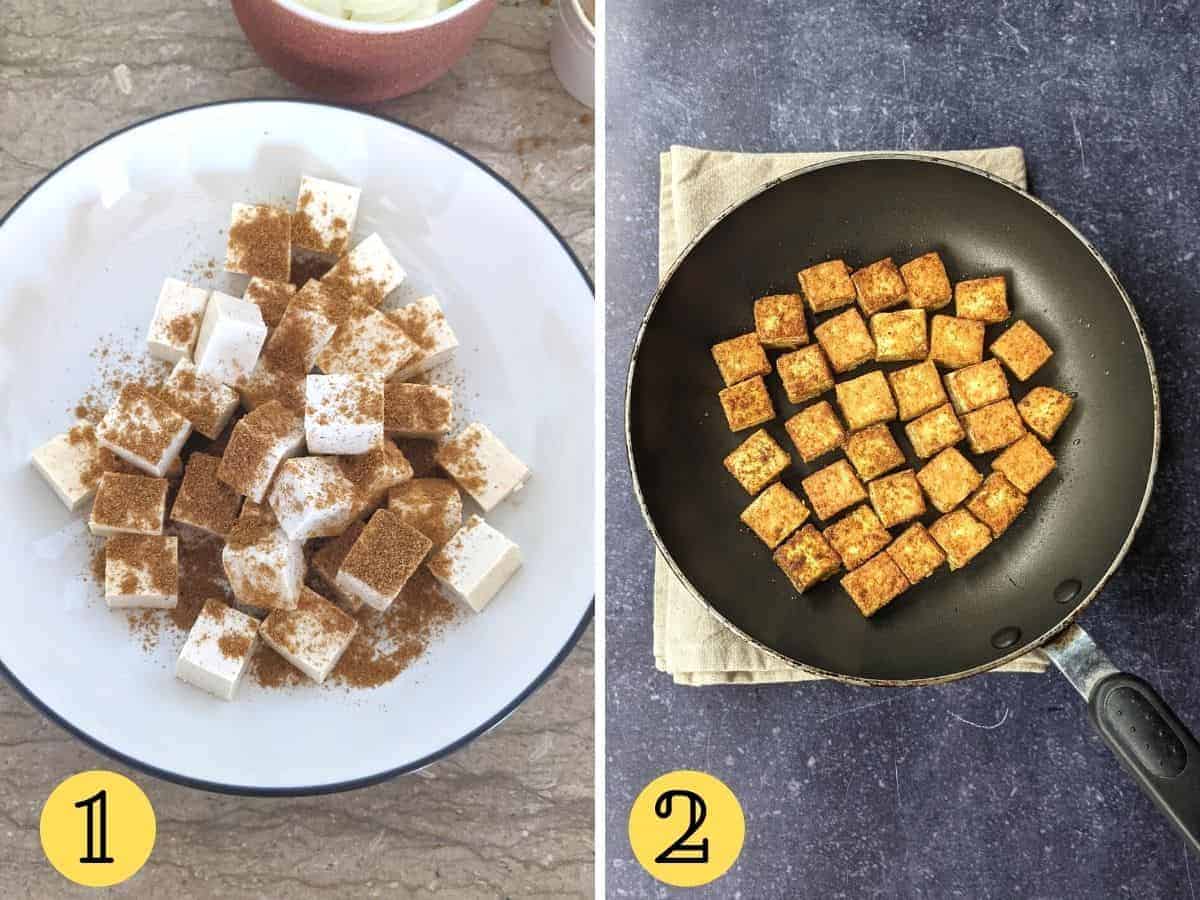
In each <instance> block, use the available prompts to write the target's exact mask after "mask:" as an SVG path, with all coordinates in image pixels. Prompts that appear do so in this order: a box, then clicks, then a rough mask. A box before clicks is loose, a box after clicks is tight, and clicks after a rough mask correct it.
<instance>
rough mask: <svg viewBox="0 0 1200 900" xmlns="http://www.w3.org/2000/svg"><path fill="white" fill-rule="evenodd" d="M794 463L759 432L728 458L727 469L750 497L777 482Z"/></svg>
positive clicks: (726, 461) (762, 430)
mask: <svg viewBox="0 0 1200 900" xmlns="http://www.w3.org/2000/svg"><path fill="white" fill-rule="evenodd" d="M791 461H792V458H791V457H790V456H788V453H787V451H786V450H784V449H783V448H782V447H780V446H779V444H777V443H776V442H775V439H774V438H773V437H771V435H769V434H767V432H766V431H765V430H764V429H762V428H760V429H759V430H758V431H756V432H754V434H752V435H750V437H748V438H746V440H744V441H742V443H741V444H740V445H739V446H738V447H737V448H736V449H735V450H734V451H733V452H732V453H730V454H729V455H728V456H726V457H725V468H726V469H728V470H729V474H730V475H732V476H733V477H734V478H736V479H737V480H738V484H740V485H741V486H742V487H743V488H745V489H746V493H747V494H749V495H750V496H754V495H755V494H757V493H758V492H759V491H761V490H762V489H763V488H765V487H766V486H767V485H768V484H770V483H771V482H772V481H774V480H775V479H776V478H778V477H779V476H780V474H782V472H783V470H784V469H786V468H787V467H788V465H789V464H790V463H791Z"/></svg>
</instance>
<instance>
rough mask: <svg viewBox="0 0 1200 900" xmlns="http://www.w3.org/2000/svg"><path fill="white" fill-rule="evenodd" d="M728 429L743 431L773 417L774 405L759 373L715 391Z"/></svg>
mask: <svg viewBox="0 0 1200 900" xmlns="http://www.w3.org/2000/svg"><path fill="white" fill-rule="evenodd" d="M717 397H718V399H719V400H720V401H721V408H722V409H723V410H724V411H725V420H726V421H727V422H728V423H729V430H730V431H745V430H746V429H747V428H753V427H754V426H755V425H761V424H762V423H763V422H769V421H771V420H772V419H773V418H775V405H774V404H773V403H771V395H770V394H768V393H767V383H766V382H765V381H763V377H762V376H761V375H755V376H754V377H753V378H748V379H746V380H745V381H739V382H738V383H737V384H734V385H731V386H729V387H727V388H725V389H723V390H721V391H719V392H718V393H717Z"/></svg>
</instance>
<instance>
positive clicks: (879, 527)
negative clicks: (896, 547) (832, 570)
mask: <svg viewBox="0 0 1200 900" xmlns="http://www.w3.org/2000/svg"><path fill="white" fill-rule="evenodd" d="M825 540H827V541H829V546H831V547H833V549H834V550H835V551H836V552H837V555H838V556H840V557H841V558H842V565H844V566H845V567H846V568H847V569H857V568H858V567H859V566H861V565H862V564H863V563H865V562H866V561H867V560H868V559H870V558H871V557H872V556H874V555H875V554H876V553H878V552H879V551H880V550H882V549H883V548H884V547H886V546H887V545H888V544H890V543H891V542H892V536H891V535H890V534H888V532H887V529H885V528H884V527H883V524H882V523H881V522H880V521H879V517H878V516H877V515H875V513H874V511H873V510H872V509H871V507H869V506H867V505H865V504H864V505H862V506H858V507H855V508H854V509H853V510H852V511H850V512H848V513H846V515H844V516H842V518H840V519H838V520H837V521H836V522H834V523H833V524H832V525H830V526H829V527H828V528H826V529H825Z"/></svg>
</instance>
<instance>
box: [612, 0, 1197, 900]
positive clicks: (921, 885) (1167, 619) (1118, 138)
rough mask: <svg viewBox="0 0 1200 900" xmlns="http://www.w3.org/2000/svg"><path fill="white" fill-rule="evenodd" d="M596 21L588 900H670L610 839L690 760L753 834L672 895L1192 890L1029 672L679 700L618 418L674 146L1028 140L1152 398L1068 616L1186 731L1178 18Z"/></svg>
mask: <svg viewBox="0 0 1200 900" xmlns="http://www.w3.org/2000/svg"><path fill="white" fill-rule="evenodd" d="M607 12H608V15H607V21H608V34H607V42H608V43H607V54H608V55H607V73H608V85H607V92H608V93H607V97H608V107H607V110H608V111H607V130H608V133H607V136H606V141H607V145H606V146H607V167H608V169H607V181H606V192H607V194H606V196H607V223H608V225H607V232H606V242H607V248H606V251H607V255H606V259H607V263H606V268H607V303H608V309H607V317H608V318H607V323H608V324H607V341H608V361H607V390H608V398H609V403H608V410H607V414H608V437H607V465H608V473H609V474H608V488H607V514H608V526H607V540H608V576H607V586H606V594H607V619H606V621H607V632H606V643H607V645H606V654H607V658H608V666H607V671H608V675H607V679H608V681H607V751H606V755H607V779H608V785H607V787H608V813H607V822H606V836H607V837H606V839H607V853H608V859H607V862H606V865H607V871H606V876H607V884H608V893H609V895H610V896H618V897H646V896H654V895H656V894H657V895H659V896H668V895H672V892H671V891H670V889H668V888H666V887H664V886H662V885H659V884H658V883H657V882H654V881H652V880H651V879H650V877H649V876H648V875H647V874H646V873H645V872H644V871H642V869H641V868H640V867H639V866H638V865H637V863H636V862H635V861H634V860H633V858H632V853H631V851H630V849H629V843H628V840H627V837H626V831H625V829H626V820H627V816H628V811H629V805H630V803H631V802H632V800H633V798H634V797H635V796H636V795H637V792H638V791H639V790H640V789H641V788H642V787H643V786H644V785H645V784H646V783H647V782H648V781H650V779H651V778H653V777H654V776H656V775H658V774H660V773H662V772H665V771H668V770H671V769H676V768H691V767H695V768H700V769H705V770H707V771H710V772H712V773H713V774H715V775H717V776H718V777H720V778H722V779H724V780H725V781H726V782H727V783H728V784H729V785H730V786H731V787H732V788H733V790H734V791H735V793H736V794H737V795H738V796H739V798H740V799H741V802H742V804H743V806H744V808H745V810H746V814H747V819H748V822H747V839H746V845H745V849H744V850H743V853H742V856H741V859H740V860H739V862H738V863H737V865H736V867H735V868H734V869H733V870H732V871H731V872H730V873H729V874H728V875H726V876H725V877H724V878H723V879H721V880H719V881H717V882H714V883H713V884H712V885H711V886H710V887H709V888H707V889H700V890H697V891H695V893H694V894H689V896H707V897H746V898H751V897H753V898H759V897H821V898H826V897H868V896H882V897H905V898H907V897H937V898H940V897H969V898H980V897H1048V898H1051V897H1052V898H1063V897H1138V898H1153V897H1195V896H1196V890H1197V886H1200V860H1197V859H1192V858H1190V857H1189V855H1188V853H1187V851H1186V850H1185V849H1184V844H1183V842H1182V841H1181V840H1180V839H1179V838H1177V837H1176V836H1175V834H1174V833H1173V832H1172V831H1171V829H1170V828H1169V827H1168V825H1167V824H1166V823H1165V821H1164V820H1163V819H1162V818H1161V817H1160V816H1159V815H1158V814H1157V812H1156V811H1155V810H1154V809H1153V807H1152V806H1151V804H1150V802H1149V801H1148V800H1147V799H1146V798H1145V797H1143V796H1142V794H1141V793H1140V792H1139V791H1138V789H1137V788H1136V787H1135V786H1134V785H1133V783H1132V782H1131V781H1129V780H1128V779H1127V778H1125V777H1124V776H1123V775H1122V773H1121V772H1120V771H1119V769H1118V767H1117V765H1116V763H1115V761H1114V760H1113V758H1112V756H1111V755H1110V753H1109V751H1108V750H1107V748H1106V747H1105V745H1104V744H1103V743H1102V742H1101V741H1100V739H1099V738H1097V737H1096V736H1094V734H1093V733H1092V729H1091V727H1090V726H1089V724H1088V722H1087V718H1086V712H1085V710H1084V708H1083V705H1082V704H1081V703H1080V701H1079V698H1078V697H1077V695H1076V694H1075V693H1074V691H1073V690H1072V688H1071V687H1070V685H1069V684H1068V683H1067V682H1066V680H1065V679H1063V678H1061V677H1060V676H1058V675H1057V674H1056V673H1054V672H1050V673H1047V674H1046V675H1044V676H1028V675H989V676H983V677H979V678H974V679H969V680H967V681H962V682H958V683H954V684H950V685H946V686H942V687H931V688H923V689H912V690H878V689H865V688H856V687H850V686H845V685H840V684H830V683H820V684H806V685H799V686H777V687H719V688H702V689H697V688H689V687H677V686H674V685H673V684H672V683H671V682H670V679H669V678H667V677H666V676H665V675H663V674H661V673H659V672H656V671H655V669H654V663H653V659H652V657H651V634H650V620H651V603H650V594H651V574H652V544H651V541H650V538H649V536H648V534H647V532H646V529H645V527H644V524H643V522H642V519H641V515H640V513H639V511H638V508H637V505H636V503H635V502H634V498H633V496H632V493H631V489H630V484H629V476H628V466H627V464H626V459H625V446H624V440H623V415H624V410H623V408H622V407H623V397H624V387H625V374H626V367H627V364H628V360H629V351H630V348H631V345H632V341H633V337H634V334H635V331H636V328H637V325H638V323H639V321H640V319H641V316H642V314H643V312H644V310H645V307H646V304H647V303H648V302H649V300H650V297H651V295H652V294H653V291H654V288H655V281H656V271H657V270H656V264H655V246H656V242H655V240H654V235H655V234H656V232H657V228H658V215H657V188H658V153H659V152H660V151H661V150H663V149H665V148H667V147H668V146H669V145H670V144H672V143H680V144H692V145H698V146H710V147H718V148H724V149H732V150H759V151H766V150H837V149H841V150H862V149H901V150H933V149H941V148H956V147H978V146H994V145H1002V144H1017V145H1020V146H1022V147H1024V148H1025V151H1026V153H1027V155H1028V164H1029V168H1030V173H1031V187H1032V190H1033V191H1034V192H1036V193H1037V194H1038V195H1039V196H1040V197H1042V198H1043V199H1045V200H1046V201H1048V202H1049V203H1050V204H1051V205H1052V206H1055V207H1056V208H1058V209H1059V210H1060V211H1061V212H1062V213H1064V214H1065V215H1066V216H1067V218H1068V219H1070V220H1071V221H1072V222H1074V223H1075V224H1076V225H1077V226H1078V227H1079V228H1080V229H1081V230H1082V231H1083V233H1084V234H1085V235H1086V236H1087V237H1088V239H1089V240H1091V241H1092V242H1093V243H1094V244H1095V245H1096V246H1097V247H1098V248H1099V250H1100V252H1101V253H1102V254H1103V255H1104V256H1105V257H1106V258H1107V259H1108V261H1109V262H1110V263H1111V264H1112V265H1113V267H1114V268H1115V269H1116V271H1117V273H1118V275H1119V276H1120V278H1121V279H1122V281H1123V283H1124V285H1125V286H1126V288H1127V289H1128V291H1129V293H1130V294H1131V295H1132V297H1133V298H1134V302H1135V304H1136V306H1137V309H1138V312H1139V314H1140V315H1141V317H1142V321H1143V323H1144V324H1145V326H1146V330H1147V332H1148V334H1149V339H1150V343H1151V346H1152V347H1153V349H1154V354H1155V358H1156V361H1157V365H1158V371H1159V378H1160V383H1161V387H1162V392H1163V452H1162V458H1161V462H1160V466H1159V472H1158V480H1157V487H1156V490H1155V493H1154V497H1153V500H1152V502H1151V504H1150V508H1149V511H1148V513H1147V516H1146V519H1145V524H1144V525H1143V526H1142V529H1141V532H1140V534H1139V536H1138V538H1137V540H1136V542H1135V544H1134V546H1133V549H1132V551H1131V552H1130V554H1129V556H1128V557H1127V559H1126V560H1125V562H1124V564H1123V565H1122V566H1121V568H1120V570H1119V571H1118V573H1117V575H1116V577H1115V578H1114V579H1113V580H1112V581H1111V583H1110V584H1109V585H1108V587H1107V588H1106V589H1105V591H1104V593H1103V595H1102V597H1100V598H1099V599H1098V600H1097V602H1096V603H1095V604H1093V606H1092V607H1091V608H1090V609H1089V610H1088V611H1087V613H1086V614H1085V615H1084V617H1083V624H1084V626H1085V627H1087V628H1088V629H1090V630H1091V632H1092V633H1093V634H1094V635H1095V637H1096V638H1097V640H1098V641H1099V642H1100V643H1101V644H1102V645H1103V646H1105V647H1106V648H1107V649H1108V651H1109V653H1110V655H1111V656H1112V657H1113V659H1114V661H1115V662H1116V663H1117V665H1119V666H1122V667H1124V668H1127V669H1129V670H1131V671H1134V672H1137V673H1139V674H1141V675H1143V676H1144V677H1146V678H1147V679H1149V680H1150V681H1151V682H1152V683H1153V684H1155V685H1156V686H1157V687H1158V689H1159V690H1160V691H1161V692H1162V693H1163V695H1164V696H1165V697H1166V698H1167V700H1168V702H1170V703H1172V704H1173V705H1174V706H1175V707H1176V709H1177V711H1178V712H1179V713H1180V715H1181V716H1183V718H1184V719H1185V721H1188V722H1189V723H1190V724H1191V725H1192V726H1193V730H1196V729H1200V691H1198V690H1197V685H1198V684H1200V653H1198V652H1197V647H1196V642H1197V626H1198V624H1200V607H1198V606H1197V597H1198V596H1200V584H1198V581H1200V567H1198V566H1197V555H1196V545H1197V539H1198V538H1200V529H1198V526H1197V522H1198V521H1200V519H1198V515H1197V513H1198V511H1200V488H1198V486H1197V485H1198V483H1200V482H1198V479H1200V457H1198V456H1197V453H1196V450H1197V441H1198V435H1200V431H1198V429H1200V401H1198V400H1197V397H1198V396H1200V394H1198V391H1197V388H1198V387H1200V382H1198V381H1197V378H1198V376H1197V371H1198V369H1197V365H1198V363H1200V343H1198V342H1197V334H1198V333H1200V303H1198V302H1197V298H1196V287H1197V285H1200V257H1198V256H1197V246H1198V245H1200V207H1198V206H1197V202H1196V188H1197V185H1198V184H1200V165H1198V164H1197V156H1196V152H1195V151H1196V145H1197V142H1198V138H1200V85H1198V83H1197V72H1198V67H1197V59H1200V38H1198V36H1197V34H1198V32H1197V29H1196V27H1195V23H1196V16H1197V13H1198V10H1197V8H1196V6H1195V4H1193V3H1162V2H1150V3H1124V2H1109V0H1099V2H1095V3H1066V4H1063V3H1050V2H1044V0H1036V2H1029V3H1003V2H1001V3H990V2H989V3H953V4H951V3H941V2H938V3H926V2H908V0H902V2H896V3H872V2H867V0H831V2H828V3H821V4H808V3H795V4H791V3H782V2H773V3H771V2H767V3H756V4H746V3H742V2H739V0H708V2H703V3H668V2H664V0H657V2H655V0H609V3H608V11H607ZM1096 489H1097V490H1103V486H1096Z"/></svg>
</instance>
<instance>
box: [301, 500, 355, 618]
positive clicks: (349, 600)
mask: <svg viewBox="0 0 1200 900" xmlns="http://www.w3.org/2000/svg"><path fill="white" fill-rule="evenodd" d="M364 527H365V526H364V524H363V523H362V522H359V521H357V520H356V521H354V522H351V523H350V527H349V528H347V529H346V530H345V531H343V532H342V533H341V534H339V535H338V536H337V537H335V538H334V539H333V540H330V541H326V542H325V543H324V544H322V545H321V547H320V548H318V550H317V552H316V553H314V554H313V556H312V572H313V574H314V575H315V576H316V581H317V583H318V584H320V585H321V587H322V589H323V590H325V591H326V593H327V594H328V596H330V597H332V598H333V599H334V600H336V601H337V602H338V603H340V604H341V605H342V606H343V607H345V608H346V609H348V610H349V611H350V612H352V613H355V612H358V611H359V610H360V609H362V608H363V605H364V604H363V601H362V597H359V596H358V595H357V594H352V593H350V592H348V591H344V590H342V589H341V588H340V587H338V586H337V573H338V569H340V568H341V567H342V560H344V559H345V558H346V554H347V553H349V552H350V548H351V547H353V546H354V542H355V541H357V540H358V536H359V535H360V534H362V530H363V528H364Z"/></svg>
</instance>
